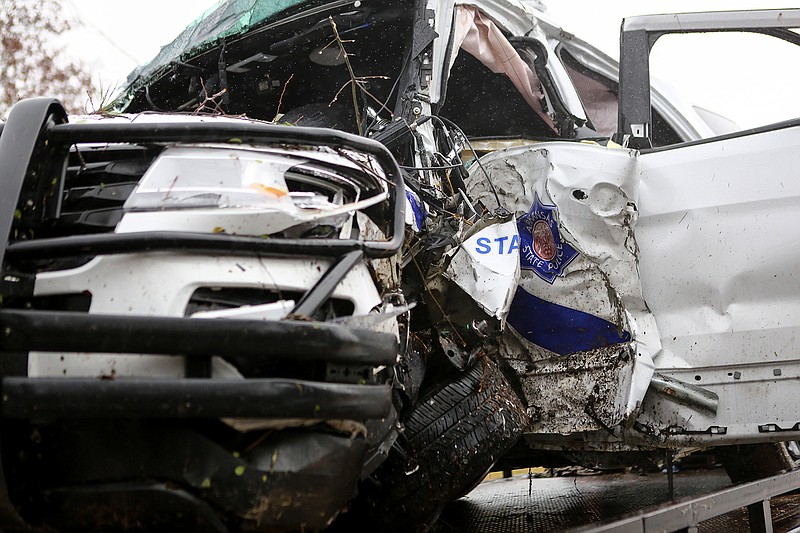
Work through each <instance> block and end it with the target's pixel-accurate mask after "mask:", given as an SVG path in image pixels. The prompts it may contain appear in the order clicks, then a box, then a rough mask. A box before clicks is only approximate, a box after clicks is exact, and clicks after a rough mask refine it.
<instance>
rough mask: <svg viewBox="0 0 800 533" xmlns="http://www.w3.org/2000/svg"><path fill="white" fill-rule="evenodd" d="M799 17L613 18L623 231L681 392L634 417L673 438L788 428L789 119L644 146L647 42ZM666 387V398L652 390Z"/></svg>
mask: <svg viewBox="0 0 800 533" xmlns="http://www.w3.org/2000/svg"><path fill="white" fill-rule="evenodd" d="M797 27H800V10H783V11H777V10H775V11H755V12H735V13H696V14H681V15H657V16H648V17H635V18H633V19H626V21H625V22H624V23H623V35H622V38H623V46H622V50H623V54H622V60H621V65H622V74H621V100H620V126H621V129H622V133H623V134H624V136H620V137H618V140H619V141H624V142H626V144H627V145H628V146H632V147H638V148H640V149H641V153H640V156H639V172H640V190H639V203H638V209H639V219H638V222H637V224H636V229H635V232H636V240H637V243H638V246H639V270H640V275H641V283H642V290H643V295H644V299H645V301H646V302H647V305H648V306H649V309H650V310H651V311H652V313H653V314H654V315H655V317H656V321H657V324H658V331H659V334H660V337H661V343H662V347H663V350H662V351H661V352H660V353H659V354H658V356H657V357H655V359H654V362H655V364H656V376H657V377H658V378H659V379H667V380H671V379H674V380H677V383H680V384H681V385H679V387H678V388H679V389H681V388H682V389H681V391H679V393H678V395H680V394H683V395H684V396H687V395H688V396H689V397H690V398H689V399H688V400H687V398H686V397H684V398H683V401H681V399H680V398H677V399H676V397H675V396H674V395H675V390H674V389H670V387H661V388H659V387H651V389H650V392H648V395H647V397H646V399H645V404H644V408H643V411H642V412H643V414H642V416H641V417H640V420H639V421H640V423H641V424H642V425H643V426H645V427H650V428H651V429H654V430H656V429H658V431H661V432H662V434H663V432H664V429H665V428H669V430H668V431H667V433H668V434H669V436H670V438H671V439H674V440H676V441H683V442H685V443H690V444H698V443H703V444H729V443H733V442H754V441H757V440H764V439H773V440H789V439H795V438H797V437H798V435H800V431H799V430H800V414H798V407H800V400H798V396H797V395H796V394H795V392H796V383H797V379H798V378H800V350H798V341H800V149H799V148H800V118H798V119H794V120H789V121H784V122H780V123H775V124H771V125H767V126H763V127H759V128H755V129H750V130H746V131H742V132H738V133H734V134H729V135H725V136H721V137H715V138H711V139H708V140H703V141H696V142H690V143H683V144H678V145H674V146H670V147H663V148H656V149H650V148H648V145H649V139H648V138H649V136H650V134H651V125H652V120H651V118H650V113H651V111H650V101H649V97H650V85H649V69H648V55H649V51H650V48H652V46H653V43H654V42H655V40H656V39H658V38H659V37H660V36H662V35H664V34H666V33H671V32H674V33H684V32H693V31H709V30H710V31H715V32H719V31H729V30H730V29H733V28H738V29H743V30H744V31H747V32H756V33H760V34H767V35H770V36H772V37H777V38H782V39H784V40H786V41H789V42H792V43H794V44H798V43H800V39H798V37H800V36H798V34H797V33H796V32H795V31H793V28H797ZM796 48H797V51H798V56H797V57H798V59H800V46H797V47H796ZM775 68H785V69H789V68H793V66H790V65H775ZM750 96H751V97H755V96H757V95H755V96H754V95H750ZM665 389H667V391H666V392H665ZM664 394H668V395H670V394H671V395H673V398H672V399H673V400H674V401H673V402H661V401H659V400H660V399H663V397H664ZM693 394H699V396H697V398H701V397H703V395H705V396H706V397H710V398H713V397H714V396H716V397H718V400H719V402H718V407H716V408H715V409H708V408H703V402H702V401H693V400H692V399H691V396H692V395H693ZM706 407H707V406H706ZM765 434H776V435H765ZM777 434H779V435H780V436H781V438H780V439H778V438H777Z"/></svg>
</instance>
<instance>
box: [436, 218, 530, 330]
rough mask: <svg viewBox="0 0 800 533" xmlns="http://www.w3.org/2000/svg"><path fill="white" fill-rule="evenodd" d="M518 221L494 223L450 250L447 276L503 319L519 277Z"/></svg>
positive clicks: (485, 307)
mask: <svg viewBox="0 0 800 533" xmlns="http://www.w3.org/2000/svg"><path fill="white" fill-rule="evenodd" d="M519 249H520V237H519V235H518V233H517V222H516V220H515V219H514V218H513V217H512V218H511V220H508V221H507V222H498V223H494V224H491V225H489V226H487V227H485V228H483V229H481V230H479V231H477V232H474V233H473V234H472V235H471V236H469V237H468V238H467V239H466V240H464V241H463V242H462V243H461V245H460V246H459V247H458V248H454V249H453V250H451V251H450V252H449V254H448V255H449V256H450V263H449V265H448V266H447V269H446V270H445V273H444V274H445V276H446V277H447V278H449V279H451V280H452V281H454V282H455V283H456V285H458V286H459V287H461V288H462V289H464V291H465V292H466V293H467V294H469V295H470V296H471V297H472V298H473V299H474V300H475V302H477V303H478V305H480V306H481V308H482V309H483V310H484V311H486V313H488V314H489V315H491V316H493V317H496V318H497V319H499V320H500V321H501V322H504V321H505V319H506V316H507V315H508V310H509V308H510V306H511V302H512V299H513V297H514V291H515V289H516V286H517V282H518V279H519V266H520V259H519Z"/></svg>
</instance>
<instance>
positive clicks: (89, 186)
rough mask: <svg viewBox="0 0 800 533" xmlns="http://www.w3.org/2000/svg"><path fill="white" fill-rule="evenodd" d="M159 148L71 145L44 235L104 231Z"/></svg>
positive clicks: (118, 214)
mask: <svg viewBox="0 0 800 533" xmlns="http://www.w3.org/2000/svg"><path fill="white" fill-rule="evenodd" d="M160 151H161V148H155V147H145V146H139V145H132V144H120V145H113V144H112V145H99V146H98V145H90V146H77V147H76V146H73V147H72V148H71V149H70V152H69V157H68V162H67V168H66V174H65V177H64V185H63V189H62V193H61V203H60V205H59V209H58V210H57V213H56V217H55V219H54V220H53V221H52V224H51V225H50V227H49V228H47V229H46V230H45V232H44V235H40V236H47V237H58V236H64V235H76V234H88V233H107V232H112V231H114V228H115V227H116V225H117V223H118V222H119V221H120V219H121V218H122V206H123V205H124V204H125V201H126V200H127V199H128V196H130V194H131V193H132V192H133V190H134V189H135V188H136V185H137V184H138V183H139V180H140V179H141V178H142V176H143V175H144V173H145V172H146V171H147V169H148V168H149V167H150V165H151V164H152V163H153V160H154V159H155V158H156V156H157V155H158V153H159V152H160Z"/></svg>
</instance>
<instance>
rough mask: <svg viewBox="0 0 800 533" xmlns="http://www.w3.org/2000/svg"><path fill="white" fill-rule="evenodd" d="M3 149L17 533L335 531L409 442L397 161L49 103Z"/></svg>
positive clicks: (375, 148) (8, 443)
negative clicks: (401, 397)
mask: <svg viewBox="0 0 800 533" xmlns="http://www.w3.org/2000/svg"><path fill="white" fill-rule="evenodd" d="M0 153H1V154H2V156H3V159H2V160H3V161H4V170H3V173H4V176H3V178H4V180H3V192H2V197H3V201H4V207H3V213H2V214H1V215H0V217H2V222H3V224H4V226H3V228H2V232H3V235H4V236H6V235H7V236H8V237H7V240H6V243H5V244H4V246H3V247H2V248H1V250H2V252H1V253H2V254H3V261H4V262H3V287H2V296H3V299H2V309H0V322H2V324H3V336H2V351H3V354H2V362H3V369H2V370H3V372H2V394H3V404H2V414H3V430H2V434H1V435H0V438H1V439H2V450H3V455H2V458H3V472H4V480H3V481H4V492H3V498H2V500H3V501H2V503H1V504H0V508H1V509H0V510H2V522H3V526H4V529H5V528H9V529H14V528H20V529H22V528H25V527H28V526H31V525H32V526H42V527H58V528H62V529H85V528H87V527H101V528H112V529H114V528H128V529H130V528H133V529H140V530H147V529H148V528H150V527H165V526H166V525H170V526H174V527H179V528H189V527H191V528H192V529H197V530H210V531H228V530H231V529H235V530H249V529H260V530H263V529H268V528H279V529H303V528H306V529H321V528H324V527H325V526H327V524H329V523H330V522H331V521H332V520H333V519H334V518H335V517H336V516H337V514H338V513H339V512H340V511H341V510H342V509H343V508H344V507H345V505H346V503H347V502H348V501H349V500H350V499H351V498H352V497H353V496H354V494H355V491H356V485H357V483H358V481H359V479H361V478H362V477H365V476H367V475H369V474H370V473H371V472H372V471H373V470H374V469H375V468H376V467H377V465H378V464H379V463H380V462H381V461H382V460H383V458H384V457H385V456H386V454H387V453H388V449H389V447H391V445H392V443H393V442H394V440H395V438H396V421H397V411H396V406H395V397H396V395H397V390H398V389H399V388H400V387H402V382H401V381H402V379H401V378H398V377H397V376H396V374H395V371H394V369H395V366H396V365H402V364H404V361H403V360H402V355H401V354H402V352H403V350H404V348H403V347H404V345H405V340H404V335H405V334H406V333H407V328H406V326H405V317H406V316H407V313H408V309H409V306H408V305H407V304H406V303H405V301H404V299H403V296H402V294H401V293H400V292H399V279H398V267H397V261H396V259H394V256H395V254H396V252H397V251H398V250H399V248H400V245H401V243H402V237H403V220H404V217H403V207H404V204H403V201H404V198H405V195H404V192H403V190H404V189H403V183H402V179H401V177H400V172H399V169H398V168H397V165H396V163H395V161H394V159H393V158H392V156H391V155H390V154H389V153H388V152H387V151H386V150H385V149H384V148H383V146H381V145H380V144H378V143H376V142H372V141H370V140H367V139H362V138H358V137H355V136H352V135H348V134H344V133H339V132H335V131H332V130H319V129H311V128H309V129H302V128H288V127H282V126H275V125H268V124H263V123H256V122H252V121H246V120H235V119H225V118H219V119H209V118H204V119H201V118H199V117H183V118H181V117H174V116H173V117H166V116H157V115H150V116H140V117H136V119H132V118H131V117H115V118H106V119H102V118H97V117H95V118H89V119H86V120H80V121H77V122H73V123H69V122H68V120H67V118H66V116H65V114H64V111H63V109H62V108H61V106H60V104H58V102H56V101H52V100H48V99H36V100H29V101H25V102H22V103H20V104H18V105H17V106H16V107H15V108H14V110H13V111H12V114H11V116H10V117H9V121H8V123H7V124H6V125H5V127H4V128H3V130H2V135H1V136H0Z"/></svg>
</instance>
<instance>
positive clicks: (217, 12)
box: [127, 0, 342, 86]
mask: <svg viewBox="0 0 800 533" xmlns="http://www.w3.org/2000/svg"><path fill="white" fill-rule="evenodd" d="M320 3H321V2H313V1H309V0H229V1H227V2H222V3H221V4H218V5H217V6H215V7H213V8H211V9H209V10H208V11H206V12H205V13H203V14H202V15H201V16H200V17H198V18H197V20H195V21H194V22H192V23H191V24H189V26H187V27H186V28H185V29H184V30H183V31H182V32H181V33H180V34H179V35H178V36H177V37H176V38H175V40H174V41H172V42H171V43H169V44H168V45H166V46H164V47H162V48H161V51H160V52H159V53H158V54H157V55H156V57H155V58H153V60H152V61H150V62H149V63H147V64H145V65H142V66H139V67H137V68H136V69H135V70H134V71H133V72H131V73H130V74H129V75H128V80H127V82H128V85H129V86H130V85H131V84H133V83H134V82H136V81H137V80H146V79H147V78H150V77H151V76H152V75H154V74H155V73H157V72H158V71H159V70H161V69H163V68H164V67H165V66H167V65H169V64H170V63H172V62H173V61H176V60H180V59H182V58H185V56H187V55H194V54H197V53H199V52H202V51H204V50H207V49H208V48H211V47H212V46H213V45H215V44H217V43H218V41H219V40H220V39H223V38H225V37H229V36H231V35H237V34H242V33H245V32H247V31H249V30H250V29H252V28H254V27H256V26H258V25H259V24H261V23H263V22H265V21H267V20H268V19H270V18H271V17H273V15H275V14H277V13H281V12H283V11H286V10H288V9H289V8H291V7H295V6H301V5H307V6H308V7H311V6H313V5H315V4H320ZM338 3H342V2H338Z"/></svg>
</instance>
